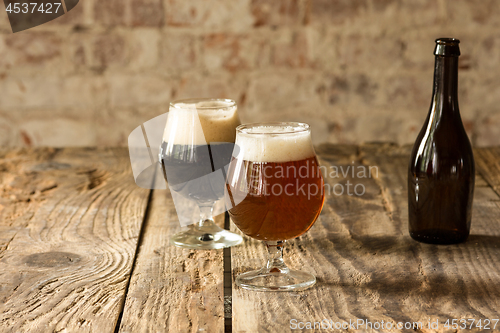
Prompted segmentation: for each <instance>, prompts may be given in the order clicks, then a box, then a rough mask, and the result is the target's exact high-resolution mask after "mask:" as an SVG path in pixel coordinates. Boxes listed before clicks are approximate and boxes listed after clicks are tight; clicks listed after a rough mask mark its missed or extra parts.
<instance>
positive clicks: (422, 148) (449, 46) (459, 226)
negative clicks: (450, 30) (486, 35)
mask: <svg viewBox="0 0 500 333" xmlns="http://www.w3.org/2000/svg"><path fill="white" fill-rule="evenodd" d="M458 43H459V41H458V40H456V39H451V38H442V39H438V40H436V49H435V52H434V54H435V55H436V63H435V70H434V91H433V97H432V103H431V108H430V111H429V114H428V115H427V119H426V120H425V123H424V126H423V128H422V130H421V131H420V134H419V135H418V137H417V140H416V142H415V145H414V147H413V151H412V153H411V159H410V165H409V169H408V212H409V231H410V235H411V237H412V238H414V239H415V240H418V241H420V242H424V243H433V244H452V243H459V242H463V241H465V240H466V239H467V237H468V236H469V230H470V224H471V212H472V198H473V193H474V157H473V154H472V148H471V145H470V142H469V139H468V137H467V134H466V133H465V129H464V127H463V125H462V120H461V118H460V112H459V109H458V98H457V81H458V56H459V55H460V50H459V47H458Z"/></svg>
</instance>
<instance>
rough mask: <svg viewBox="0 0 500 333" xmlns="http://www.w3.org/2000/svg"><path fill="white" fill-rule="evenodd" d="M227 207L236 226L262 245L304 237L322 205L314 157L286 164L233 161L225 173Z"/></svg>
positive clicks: (316, 164)
mask: <svg viewBox="0 0 500 333" xmlns="http://www.w3.org/2000/svg"><path fill="white" fill-rule="evenodd" d="M227 179H228V181H227V182H228V184H227V185H226V187H227V191H226V203H227V205H228V206H229V207H233V208H231V209H230V210H229V214H230V216H231V218H232V220H233V222H234V223H235V224H236V226H237V227H238V228H239V229H240V230H241V231H242V232H243V233H245V234H246V235H247V236H250V237H252V238H256V239H259V240H265V241H278V240H287V239H292V238H295V237H298V236H300V235H302V234H304V233H305V232H306V231H307V230H309V228H311V226H312V225H313V224H314V222H315V221H316V219H317V217H318V215H319V213H320V212H321V208H322V207H323V201H324V182H323V177H322V176H321V173H320V171H319V165H318V161H317V160H316V157H314V156H311V157H309V158H306V159H302V160H298V161H288V162H253V161H246V160H243V161H238V160H233V161H232V162H231V164H230V168H229V171H228V178H227Z"/></svg>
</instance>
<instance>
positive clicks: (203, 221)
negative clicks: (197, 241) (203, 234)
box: [198, 202, 215, 228]
mask: <svg viewBox="0 0 500 333" xmlns="http://www.w3.org/2000/svg"><path fill="white" fill-rule="evenodd" d="M214 204H215V202H211V203H207V204H198V207H199V208H200V221H199V222H198V226H199V227H200V228H201V227H203V226H204V225H207V224H211V223H214V219H213V211H214Z"/></svg>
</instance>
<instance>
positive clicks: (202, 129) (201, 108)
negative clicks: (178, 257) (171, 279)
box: [160, 99, 242, 249]
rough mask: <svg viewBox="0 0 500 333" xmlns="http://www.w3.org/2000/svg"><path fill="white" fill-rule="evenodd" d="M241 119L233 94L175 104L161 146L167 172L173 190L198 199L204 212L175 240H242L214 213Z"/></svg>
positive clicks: (205, 243)
mask: <svg viewBox="0 0 500 333" xmlns="http://www.w3.org/2000/svg"><path fill="white" fill-rule="evenodd" d="M239 124H240V118H239V116H238V112H237V107H236V103H235V102H234V101H233V100H229V99H189V100H180V101H176V102H173V103H171V104H170V108H169V113H168V118H167V124H166V127H165V132H164V134H163V142H162V145H161V147H160V160H161V165H162V169H163V175H164V176H165V179H166V180H167V183H168V186H169V188H170V190H171V191H172V192H175V193H176V194H178V195H180V196H181V197H183V198H186V199H188V200H189V201H188V202H195V203H196V204H197V205H198V207H199V209H200V214H201V217H200V219H199V220H198V221H196V222H195V223H191V224H189V225H188V227H187V228H185V229H184V230H181V231H180V232H178V233H176V234H174V235H173V236H172V237H171V241H172V242H173V244H174V245H176V246H179V247H184V248H192V249H221V248H224V247H229V246H234V245H238V244H239V243H241V241H242V237H241V236H240V235H237V234H235V233H232V232H229V231H227V230H224V229H221V228H219V227H218V226H217V225H216V224H215V223H214V220H213V218H212V213H213V207H214V204H215V203H216V202H217V201H218V200H219V199H222V198H223V197H224V185H225V184H226V181H225V179H226V175H225V173H226V171H225V170H226V169H227V167H228V165H229V162H230V161H231V156H232V154H233V148H234V140H235V137H236V127H237V126H238V125H239ZM176 208H177V207H176Z"/></svg>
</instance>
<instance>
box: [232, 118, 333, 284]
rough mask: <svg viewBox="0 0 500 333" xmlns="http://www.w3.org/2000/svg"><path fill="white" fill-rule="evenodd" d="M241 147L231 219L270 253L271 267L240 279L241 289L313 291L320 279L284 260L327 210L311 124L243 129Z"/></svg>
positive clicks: (234, 176) (238, 138)
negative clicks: (289, 244) (290, 243)
mask: <svg viewBox="0 0 500 333" xmlns="http://www.w3.org/2000/svg"><path fill="white" fill-rule="evenodd" d="M236 147H237V148H238V149H235V153H234V154H233V158H232V160H231V163H230V165H229V170H228V174H227V180H226V183H227V184H226V192H225V200H226V205H227V206H228V207H230V209H229V215H230V216H231V218H232V220H233V222H234V224H236V226H237V227H238V228H239V229H240V230H241V231H242V232H243V233H244V234H245V235H247V236H249V237H252V238H255V239H259V240H262V241H264V242H265V244H266V246H267V250H268V252H269V258H268V261H267V265H266V266H265V267H263V268H261V269H260V270H256V271H250V272H247V273H243V274H240V275H239V276H238V277H237V278H236V284H237V285H239V286H240V287H242V288H245V289H251V290H259V291H286V290H304V289H306V288H309V287H310V286H312V285H313V284H314V283H315V282H316V278H315V277H314V276H313V275H311V274H309V273H306V272H302V271H296V270H291V269H289V268H288V267H287V266H286V265H285V263H284V261H283V246H284V244H285V241H286V240H289V239H292V238H296V237H298V236H300V235H302V234H304V233H305V232H306V231H307V230H309V228H311V227H312V225H313V224H314V222H315V221H316V219H317V218H318V216H319V214H320V212H321V209H322V208H323V201H324V182H323V177H322V175H321V172H320V168H319V164H318V160H317V158H316V155H315V152H314V148H313V146H312V142H311V131H310V128H309V125H307V124H303V123H290V122H289V123H266V124H249V125H240V126H238V127H237V128H236Z"/></svg>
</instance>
